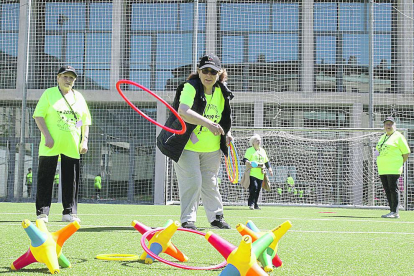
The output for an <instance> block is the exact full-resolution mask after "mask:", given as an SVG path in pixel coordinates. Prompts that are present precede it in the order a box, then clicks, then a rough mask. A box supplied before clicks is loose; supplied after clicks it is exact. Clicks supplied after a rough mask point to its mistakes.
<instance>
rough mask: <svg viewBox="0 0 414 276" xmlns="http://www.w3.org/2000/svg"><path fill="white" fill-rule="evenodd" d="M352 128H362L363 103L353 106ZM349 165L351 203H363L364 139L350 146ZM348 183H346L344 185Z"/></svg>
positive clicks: (356, 134) (357, 134)
mask: <svg viewBox="0 0 414 276" xmlns="http://www.w3.org/2000/svg"><path fill="white" fill-rule="evenodd" d="M350 111H351V122H350V127H351V128H361V125H362V121H361V119H360V118H361V117H362V113H363V105H362V104H361V103H356V104H354V105H353V106H352V107H351V110H350ZM360 134H361V133H355V134H354V135H355V136H359V135H360ZM349 150H350V153H349V157H350V158H349V162H350V164H349V166H350V180H351V181H350V184H351V187H350V189H348V190H349V191H351V192H352V196H350V199H351V204H353V205H362V203H363V202H362V195H363V185H364V162H363V161H364V160H363V158H362V156H361V155H362V153H363V150H364V145H363V141H358V142H353V143H352V146H351V147H350V148H349ZM345 185H347V183H344V185H343V186H345Z"/></svg>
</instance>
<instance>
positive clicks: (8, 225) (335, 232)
mask: <svg viewBox="0 0 414 276" xmlns="http://www.w3.org/2000/svg"><path fill="white" fill-rule="evenodd" d="M20 225H21V224H20V223H8V224H0V227H10V226H20ZM66 225H67V224H53V227H64V226H66ZM111 227H122V226H114V225H84V224H81V228H84V229H87V228H111ZM125 227H128V226H125ZM132 230H135V229H134V228H133V227H132V226H131V231H132ZM135 231H136V230H135ZM135 231H132V232H134V233H135ZM265 231H270V229H268V230H263V232H265ZM112 232H117V230H115V231H112ZM122 232H124V231H122ZM136 232H137V231H136ZM289 232H295V233H317V234H354V235H355V234H356V235H360V234H369V235H371V234H377V235H413V236H414V232H410V233H407V232H372V231H368V232H363V231H323V230H309V231H308V230H292V229H291V230H289ZM137 233H138V232H137ZM126 234H127V233H126Z"/></svg>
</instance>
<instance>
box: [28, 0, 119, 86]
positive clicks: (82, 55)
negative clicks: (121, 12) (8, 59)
mask: <svg viewBox="0 0 414 276" xmlns="http://www.w3.org/2000/svg"><path fill="white" fill-rule="evenodd" d="M44 7H45V8H44V10H43V11H42V10H41V11H40V13H39V17H40V18H42V17H43V18H44V19H43V20H42V19H40V20H39V21H38V24H37V25H36V35H37V36H38V37H37V38H36V41H37V43H38V44H37V45H35V47H36V49H37V52H36V53H35V57H34V60H37V62H35V64H36V65H37V66H39V67H41V66H44V64H47V66H48V67H47V68H37V69H36V70H34V71H35V72H36V74H39V73H40V76H38V75H37V76H36V77H34V76H33V79H34V83H32V84H31V85H32V86H33V87H31V88H37V89H44V88H45V87H49V86H53V85H55V84H56V78H55V76H56V72H57V70H58V68H59V67H60V66H61V65H64V64H69V65H72V66H73V67H75V68H76V70H77V72H78V79H77V81H76V87H77V88H80V89H109V85H110V84H109V79H110V68H111V65H110V64H111V37H112V3H110V2H109V1H108V2H102V1H99V3H98V2H94V1H87V2H86V3H79V2H77V3H76V2H75V3H73V2H71V3H63V2H50V3H46V4H45V6H44ZM42 13H43V14H42Z"/></svg>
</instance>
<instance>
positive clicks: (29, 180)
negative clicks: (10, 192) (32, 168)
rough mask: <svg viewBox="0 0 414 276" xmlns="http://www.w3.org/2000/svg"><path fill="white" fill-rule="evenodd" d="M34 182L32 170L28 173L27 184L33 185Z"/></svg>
mask: <svg viewBox="0 0 414 276" xmlns="http://www.w3.org/2000/svg"><path fill="white" fill-rule="evenodd" d="M32 182H33V174H32V173H31V172H29V173H27V174H26V184H27V185H32Z"/></svg>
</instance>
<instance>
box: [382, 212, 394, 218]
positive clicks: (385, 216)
mask: <svg viewBox="0 0 414 276" xmlns="http://www.w3.org/2000/svg"><path fill="white" fill-rule="evenodd" d="M391 213H392V212H389V213H388V214H386V215H382V216H381V217H382V218H388V216H389V215H391Z"/></svg>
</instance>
